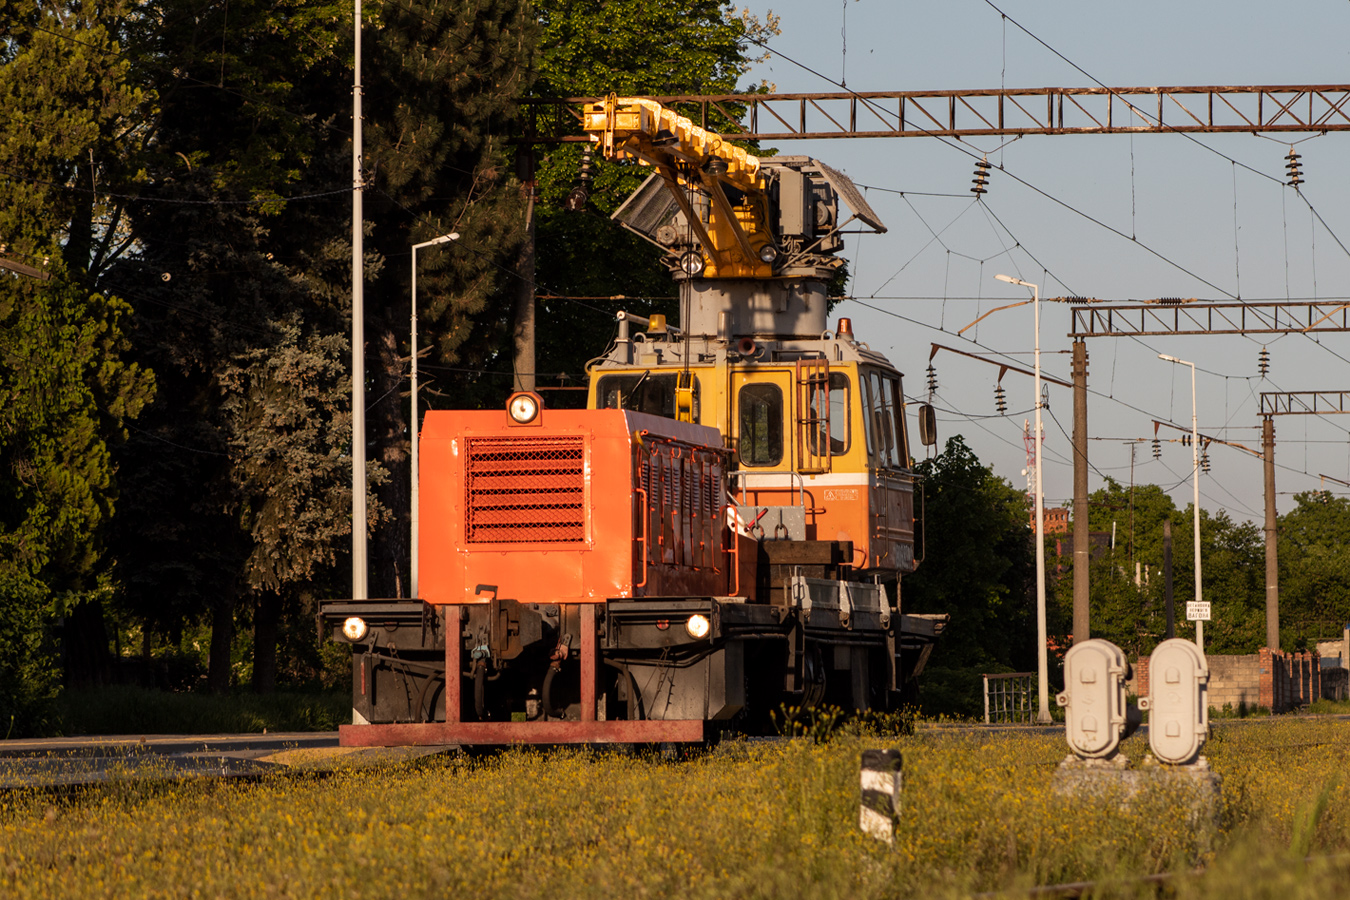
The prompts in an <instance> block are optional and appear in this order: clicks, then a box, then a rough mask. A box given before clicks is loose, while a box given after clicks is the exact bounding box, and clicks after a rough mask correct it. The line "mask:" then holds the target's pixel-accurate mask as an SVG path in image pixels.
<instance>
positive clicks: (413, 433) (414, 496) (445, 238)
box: [408, 231, 459, 600]
mask: <svg viewBox="0 0 1350 900" xmlns="http://www.w3.org/2000/svg"><path fill="white" fill-rule="evenodd" d="M457 240H459V234H458V233H457V232H453V231H452V232H450V233H449V234H443V235H441V236H440V237H438V238H432V239H431V240H429V241H423V242H422V243H420V244H413V248H412V325H411V333H412V339H411V340H410V341H409V345H410V346H411V349H412V391H411V392H410V393H411V394H412V400H411V406H412V410H411V414H410V415H409V416H408V429H409V430H408V434H409V437H410V438H411V440H412V455H411V459H410V462H411V476H412V492H411V493H410V495H409V496H410V503H409V506H410V507H411V508H410V509H409V520H410V522H411V530H412V534H411V539H412V548H411V549H412V553H411V560H412V562H411V565H410V566H409V571H408V581H409V585H408V586H409V588H411V594H410V595H411V597H412V598H413V599H414V600H416V599H417V565H418V553H417V541H418V537H419V534H420V529H419V526H418V517H419V514H420V512H421V494H420V491H419V488H418V482H419V480H420V479H419V478H418V475H419V469H418V465H417V444H418V439H419V438H420V436H421V428H420V427H419V421H418V408H417V251H418V250H421V249H422V248H423V247H434V246H435V245H436V244H445V243H448V242H450V241H457Z"/></svg>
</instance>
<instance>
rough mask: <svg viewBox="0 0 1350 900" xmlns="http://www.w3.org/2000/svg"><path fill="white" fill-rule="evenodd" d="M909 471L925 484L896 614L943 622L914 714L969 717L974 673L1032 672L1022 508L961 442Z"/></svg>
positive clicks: (977, 694) (1028, 543)
mask: <svg viewBox="0 0 1350 900" xmlns="http://www.w3.org/2000/svg"><path fill="white" fill-rule="evenodd" d="M917 471H918V473H919V474H920V475H921V476H923V479H924V482H923V553H924V560H923V563H922V564H921V565H920V566H919V570H918V571H917V572H916V573H915V574H913V575H909V576H906V577H905V578H904V579H903V581H902V583H901V596H900V602H901V608H902V610H903V611H905V612H941V613H948V614H950V615H951V624H950V625H948V627H947V630H946V631H944V632H943V634H942V638H941V639H940V642H939V644H938V646H937V648H936V649H935V650H934V651H933V656H932V658H931V659H930V661H929V663H928V666H927V668H926V669H925V670H924V673H923V675H922V676H921V678H920V684H921V685H922V691H923V708H924V712H925V713H928V714H936V713H947V714H956V715H975V714H976V713H977V712H979V711H980V710H982V709H983V706H982V700H981V697H982V682H981V680H980V675H981V673H985V672H991V673H992V672H1014V671H1028V670H1029V669H1030V668H1031V667H1034V665H1035V657H1034V654H1033V651H1034V649H1035V635H1036V618H1035V594H1034V590H1033V586H1034V584H1035V557H1034V547H1033V542H1032V539H1031V532H1030V531H1029V529H1028V526H1027V523H1028V521H1029V520H1028V513H1027V501H1026V497H1025V496H1024V495H1023V494H1022V493H1021V492H1020V491H1018V490H1016V489H1015V488H1014V487H1013V486H1012V485H1011V484H1009V483H1008V482H1007V481H1005V480H1004V479H1001V478H998V477H997V476H995V475H994V473H993V471H992V470H991V469H990V468H989V467H987V466H983V465H981V464H980V461H979V460H978V459H977V458H976V457H975V454H974V453H973V452H972V451H971V450H970V448H969V447H967V446H966V444H965V442H964V441H963V440H962V439H961V437H960V435H956V436H954V437H952V438H950V439H949V440H948V441H947V445H946V447H945V449H944V450H943V452H942V453H940V454H939V455H937V456H935V457H933V458H932V459H928V460H924V461H923V462H921V463H920V464H919V465H918V467H917Z"/></svg>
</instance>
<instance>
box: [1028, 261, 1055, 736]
mask: <svg viewBox="0 0 1350 900" xmlns="http://www.w3.org/2000/svg"><path fill="white" fill-rule="evenodd" d="M1031 290H1032V294H1033V296H1034V298H1035V301H1036V302H1035V307H1036V642H1037V643H1038V644H1039V646H1040V651H1041V652H1040V655H1039V658H1038V659H1037V660H1036V675H1037V679H1038V681H1039V688H1038V689H1037V692H1036V694H1037V696H1036V699H1037V701H1038V702H1039V703H1040V711H1039V713H1037V716H1036V721H1038V722H1040V723H1041V724H1042V725H1048V724H1049V723H1050V721H1051V720H1050V663H1049V660H1047V658H1046V654H1047V653H1048V650H1047V647H1046V634H1045V630H1046V629H1045V485H1044V483H1043V482H1042V480H1041V475H1042V473H1041V470H1042V469H1043V468H1044V466H1042V465H1041V461H1042V460H1043V459H1044V457H1043V456H1042V455H1041V441H1042V438H1043V434H1044V433H1043V431H1042V429H1041V289H1040V287H1039V286H1038V285H1034V284H1033V285H1031Z"/></svg>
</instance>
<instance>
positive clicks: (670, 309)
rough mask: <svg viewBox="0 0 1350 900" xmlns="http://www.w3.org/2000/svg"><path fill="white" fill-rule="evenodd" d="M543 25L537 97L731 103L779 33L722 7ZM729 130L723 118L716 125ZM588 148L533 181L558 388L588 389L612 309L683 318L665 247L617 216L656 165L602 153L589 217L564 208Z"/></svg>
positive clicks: (571, 6)
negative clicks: (696, 97) (759, 45)
mask: <svg viewBox="0 0 1350 900" xmlns="http://www.w3.org/2000/svg"><path fill="white" fill-rule="evenodd" d="M539 21H540V28H541V34H540V39H539V52H538V54H537V56H536V63H535V65H536V70H537V72H538V78H537V80H536V82H535V84H534V87H533V91H532V94H533V96H536V97H584V96H604V95H607V94H610V93H616V94H618V95H619V96H652V95H655V96H670V95H680V94H730V93H733V92H735V91H736V90H737V85H738V82H739V79H740V78H741V77H742V76H743V75H744V74H745V73H746V71H748V69H749V68H750V64H751V55H750V47H751V44H750V38H760V37H764V36H766V35H767V34H770V33H773V31H774V29H775V28H776V20H775V19H774V18H773V17H772V15H770V16H769V17H768V19H767V22H766V23H761V22H760V21H759V20H757V19H755V18H754V17H753V16H750V15H749V14H748V13H745V12H743V13H740V14H738V13H737V12H736V10H735V7H734V5H733V4H731V3H728V2H724V0H697V2H693V3H685V4H668V3H659V2H653V0H617V2H611V3H606V4H605V5H604V6H603V7H597V6H596V4H594V3H592V2H586V0H564V2H561V3H550V4H548V5H547V7H546V8H541V9H540V10H539ZM716 115H718V114H717V113H715V112H714V116H716ZM722 124H723V123H722V122H721V120H720V119H716V118H714V119H713V120H710V121H709V122H708V127H710V128H713V129H714V130H716V129H717V128H718V127H719V126H720V125H722ZM586 147H590V145H585V144H563V145H559V146H555V147H552V148H550V149H549V152H548V155H547V156H545V157H544V158H542V159H541V160H539V162H538V165H537V168H536V172H535V174H536V178H537V180H538V185H539V187H538V196H539V200H538V204H537V206H536V208H535V209H536V217H537V225H536V234H537V237H536V244H537V263H536V265H537V268H536V281H537V282H538V284H539V285H540V288H541V293H546V294H547V295H549V296H552V297H554V299H545V300H541V301H540V305H539V312H538V320H539V322H540V328H539V339H538V346H537V350H536V357H537V360H538V362H537V365H536V368H537V369H538V371H539V373H540V376H541V378H543V379H547V380H548V382H549V383H553V382H554V379H555V377H557V376H559V375H561V376H564V377H565V378H567V379H571V381H572V383H577V382H582V383H584V377H585V376H584V366H585V363H586V362H587V361H588V360H589V359H591V358H593V357H595V356H598V355H600V353H601V352H603V350H604V348H605V343H606V341H607V340H608V339H609V337H610V335H611V334H612V332H613V328H614V320H613V317H612V313H613V312H617V311H618V310H620V309H627V310H629V311H631V312H635V313H637V314H639V315H650V314H652V313H661V314H663V315H665V316H667V317H668V318H669V320H670V322H671V323H672V324H674V323H676V322H678V321H679V310H678V307H677V304H676V302H675V296H676V286H675V284H674V283H673V282H672V281H671V278H670V274H669V272H668V271H667V269H666V267H665V266H664V265H663V264H662V263H661V253H660V251H659V250H658V248H657V247H655V246H654V245H652V244H649V243H647V242H646V241H644V240H643V239H641V238H639V237H638V236H637V235H635V234H633V233H632V232H630V231H628V230H627V229H624V228H623V227H622V226H620V225H619V224H618V223H616V222H613V221H611V220H610V218H609V216H610V214H612V213H613V212H614V211H615V210H616V209H617V208H618V207H619V206H620V205H621V204H622V203H623V201H624V200H626V199H627V198H628V196H629V194H631V193H632V192H633V191H634V190H636V189H637V188H638V186H639V185H641V184H642V182H643V181H644V180H646V178H647V177H648V176H649V175H651V174H652V170H651V169H650V168H646V167H643V166H639V165H638V164H637V163H636V162H628V161H625V162H605V161H604V160H603V159H602V158H601V157H600V155H599V153H598V151H596V152H595V153H594V155H593V157H592V160H591V164H592V171H593V172H594V176H595V180H594V183H593V184H592V186H591V197H590V202H589V203H588V204H587V206H586V209H585V210H584V211H580V212H567V211H565V210H564V209H563V200H564V198H565V197H566V196H567V194H568V192H569V191H571V190H572V188H573V187H575V186H576V184H577V177H578V173H579V172H580V166H581V156H582V153H583V148H586ZM592 149H594V148H592ZM752 149H753V148H752ZM557 295H562V297H558V296H557ZM565 297H585V298H590V299H586V300H584V301H582V302H580V303H578V302H574V301H569V300H567V299H564V298H565ZM611 297H618V298H619V299H615V300H610V299H607V298H611ZM558 380H559V381H562V379H561V378H559V379H558ZM550 399H553V398H550Z"/></svg>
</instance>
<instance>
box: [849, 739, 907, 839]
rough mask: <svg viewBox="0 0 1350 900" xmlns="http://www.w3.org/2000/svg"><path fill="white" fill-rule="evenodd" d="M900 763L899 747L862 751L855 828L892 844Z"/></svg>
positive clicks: (897, 819) (897, 802)
mask: <svg viewBox="0 0 1350 900" xmlns="http://www.w3.org/2000/svg"><path fill="white" fill-rule="evenodd" d="M902 762H903V761H902V760H901V757H900V751H899V750H864V751H863V752H862V768H861V770H860V776H859V777H860V781H861V787H862V798H861V804H860V806H859V809H858V827H859V828H861V829H862V830H863V833H864V834H869V835H871V836H872V837H874V838H876V839H877V840H881V841H885V842H886V843H888V844H894V843H895V824H896V822H898V821H899V820H900V783H901V780H902V775H901V773H902Z"/></svg>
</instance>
